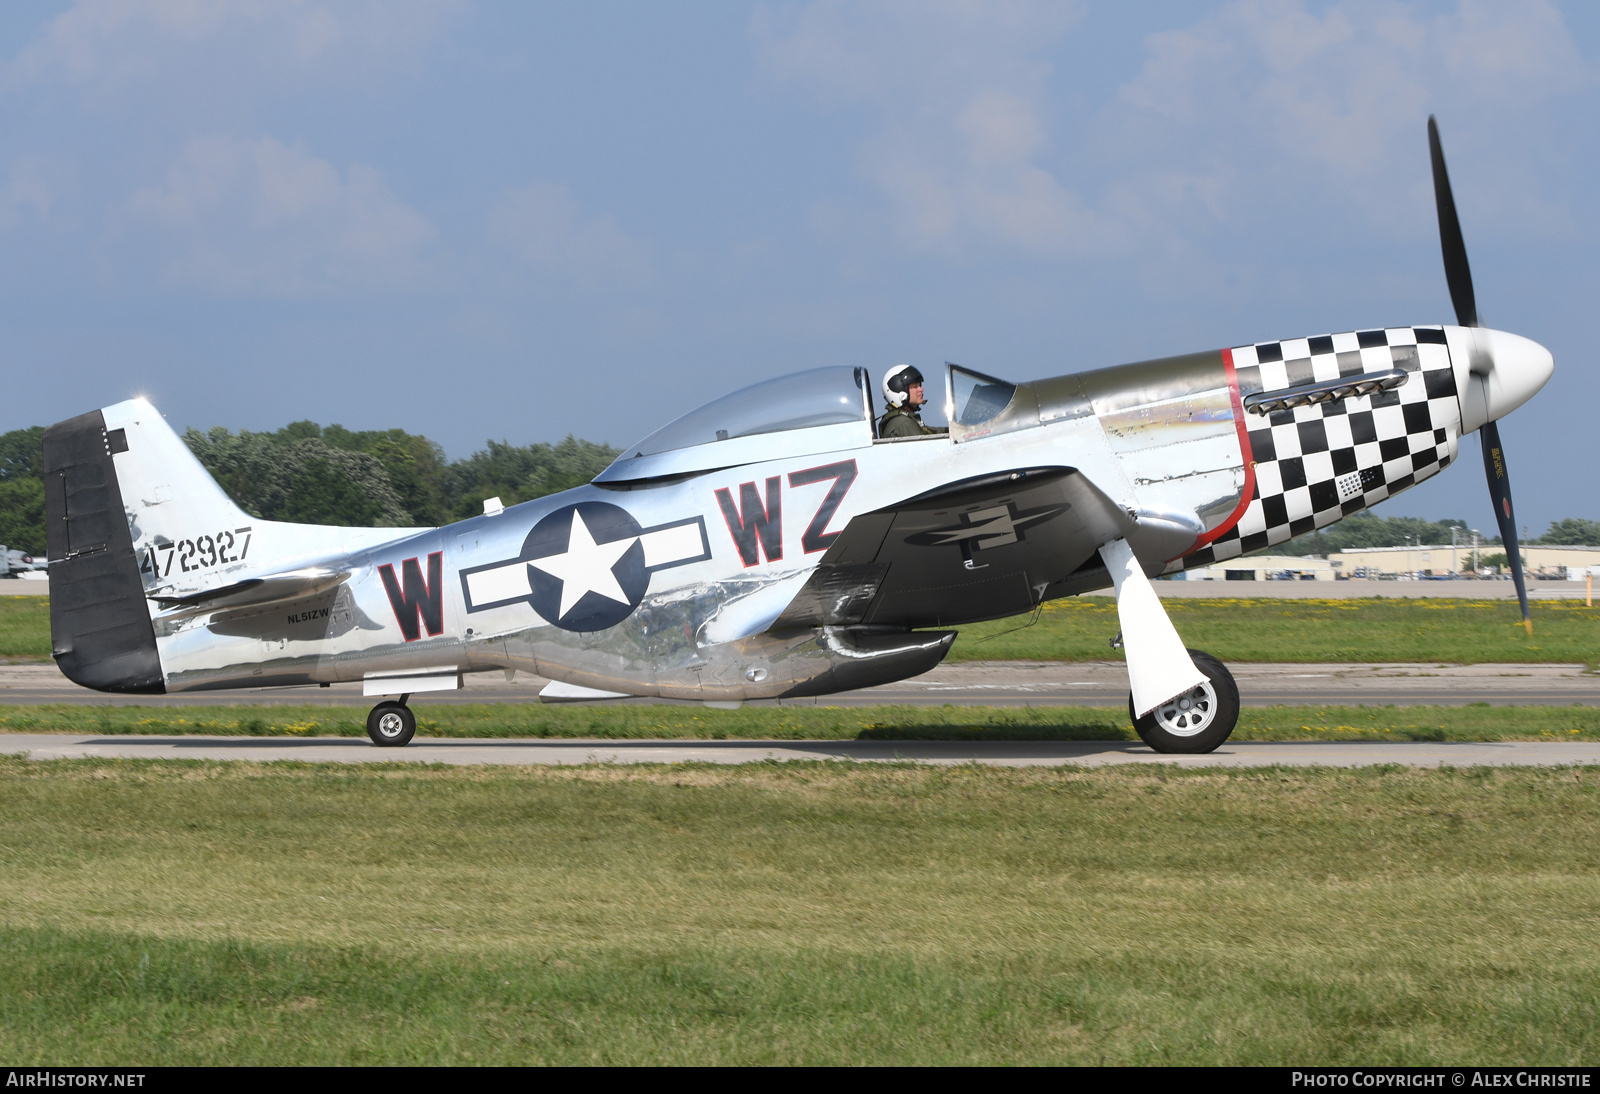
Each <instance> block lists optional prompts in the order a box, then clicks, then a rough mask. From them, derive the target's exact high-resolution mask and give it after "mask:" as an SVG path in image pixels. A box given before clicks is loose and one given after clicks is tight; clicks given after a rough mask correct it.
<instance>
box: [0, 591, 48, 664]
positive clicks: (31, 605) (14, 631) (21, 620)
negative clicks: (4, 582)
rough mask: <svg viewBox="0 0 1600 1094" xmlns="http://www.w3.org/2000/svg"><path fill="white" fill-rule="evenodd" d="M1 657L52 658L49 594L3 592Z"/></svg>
mask: <svg viewBox="0 0 1600 1094" xmlns="http://www.w3.org/2000/svg"><path fill="white" fill-rule="evenodd" d="M0 660H5V661H48V660H50V598H49V597H47V596H0Z"/></svg>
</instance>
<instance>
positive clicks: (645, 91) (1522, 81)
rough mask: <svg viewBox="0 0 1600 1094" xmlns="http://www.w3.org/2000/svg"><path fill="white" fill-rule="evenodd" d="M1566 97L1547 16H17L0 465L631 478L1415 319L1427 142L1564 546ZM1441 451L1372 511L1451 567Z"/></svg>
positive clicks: (1470, 511)
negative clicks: (1437, 550) (749, 438)
mask: <svg viewBox="0 0 1600 1094" xmlns="http://www.w3.org/2000/svg"><path fill="white" fill-rule="evenodd" d="M1597 54H1600V9H1597V8H1595V7H1593V6H1587V5H1580V4H1567V5H1562V4H1550V3H1542V2H1530V3H1518V4H1510V3H1459V4H1457V3H1379V2H1371V3H1369V2H1348V3H1296V2H1290V0H1281V2H1274V0H1249V2H1241V3H1224V4H1202V3H1184V4H1160V3H1141V4H1136V5H1135V4H1113V3H1101V2H1095V0H1080V2H1077V3H1072V2H1053V3H1041V4H1034V3H1027V2H994V3H985V4H967V3H937V2H934V0H919V2H915V3H910V2H907V3H878V4H854V3H827V2H824V3H814V4H780V3H774V4H734V3H728V4H709V3H707V4H694V5H663V4H645V3H635V4H610V3H585V4H581V5H577V4H562V5H537V4H531V3H515V4H512V3H507V4H490V3H467V2H460V0H440V2H420V0H419V2H416V3H410V4H402V3H398V2H382V3H360V2H352V3H328V2H318V0H303V2H299V3H296V2H292V0H232V2H224V0H158V2H150V3H130V2H126V0H85V2H82V3H75V4H73V3H26V2H12V3H10V4H7V5H5V6H3V7H0V114H3V126H0V133H4V135H5V136H4V140H3V141H0V255H3V256H4V261H0V324H3V326H0V330H3V337H0V355H3V357H0V360H3V363H4V367H5V373H6V376H7V378H8V383H7V384H6V388H5V392H6V394H5V398H4V402H3V403H0V406H3V411H0V429H12V428H17V427H19V426H24V425H31V424H43V423H49V422H52V421H56V420H58V419H61V418H64V417H68V416H70V415H73V414H77V413H81V412H83V411H84V410H88V409H91V408H93V407H96V406H101V405H105V404H108V403H111V402H115V401H117V400H119V399H122V398H126V397H127V396H129V395H131V394H135V393H142V394H147V395H149V396H150V397H151V398H152V399H153V400H154V401H155V402H156V404H157V405H158V406H159V407H161V409H162V410H163V411H164V412H165V413H166V415H167V417H168V419H169V420H170V421H171V422H172V423H173V424H174V425H175V426H178V427H179V428H182V427H183V426H187V425H196V426H202V427H204V426H210V425H225V426H229V427H231V428H235V429H238V428H249V429H274V428H277V427H278V426H281V425H283V424H285V423H286V422H289V421H292V420H295V419H301V418H313V419H315V420H318V421H321V422H324V423H328V422H339V423H342V424H344V425H346V426H349V427H351V428H384V427H390V426H400V427H402V428H405V429H407V430H410V431H413V432H420V433H425V434H427V435H428V436H430V437H433V438H435V439H436V440H438V441H440V442H441V443H442V444H443V445H444V446H445V448H446V450H447V451H448V452H449V453H450V454H451V455H452V456H461V455H465V454H467V453H468V452H470V451H472V450H473V449H475V448H477V447H479V446H481V444H482V443H483V441H484V439H485V438H487V437H495V438H505V439H507V440H510V441H512V442H515V443H526V442H529V441H535V440H556V439H559V438H560V437H562V436H564V435H566V434H567V433H569V432H571V433H576V434H577V435H579V436H582V437H587V438H590V439H593V440H605V441H610V442H612V443H615V444H619V445H621V444H626V443H628V442H629V441H632V440H635V439H638V438H639V437H641V436H643V435H644V434H646V433H648V432H650V431H651V430H652V429H653V428H655V427H656V426H657V425H659V424H661V423H662V422H664V421H666V420H667V419H669V418H671V417H673V416H675V415H677V414H679V413H681V412H683V411H685V410H687V409H690V408H691V407H693V406H695V405H697V404H699V403H701V402H704V401H706V400H707V399H709V398H712V397H714V396H716V395H718V394H721V393H722V392H724V391H727V390H729V389H731V388H734V387H738V386H742V385H743V384H745V383H748V382H752V381H754V380H758V379H765V378H767V377H770V376H775V375H779V374H782V373H784V372H788V371H793V370H797V369H802V368H810V367H815V366H819V365H826V364H860V365H866V366H869V367H871V368H873V369H874V370H875V371H878V370H881V369H883V368H885V367H887V366H888V365H890V364H892V363H894V362H897V361H911V362H913V363H916V364H917V365H919V366H920V367H922V368H923V370H924V371H928V370H930V369H932V368H937V367H938V365H939V364H940V362H942V361H945V360H954V361H957V362H961V363H964V364H969V365H972V366H973V367H976V368H980V369H983V370H984V371H987V372H992V373H996V374H999V375H1003V376H1008V377H1012V378H1016V379H1028V378H1033V377H1038V376H1046V375H1052V374H1057V373H1061V372H1070V371H1075V370H1077V369H1082V368H1092V367H1098V366H1102V365H1108V364H1115V363H1118V362H1122V361H1131V360H1139V359H1143V358H1148V357H1155V356H1162V355H1166V354H1172V353H1181V352H1187V351H1192V350H1199V349H1206V348H1213V347H1219V346H1223V345H1231V344H1240V343H1245V342H1251V341H1259V340H1266V339H1274V338H1281V337H1293V336H1297V335H1306V334H1315V333H1321V332H1326V331H1336V330H1348V329H1353V328H1359V327H1370V326H1379V325H1392V324H1402V323H1413V322H1416V323H1426V322H1441V321H1448V320H1449V319H1450V316H1451V311H1450V304H1449V299H1448V294H1447V291H1446V287H1445V282H1444V276H1443V272H1442V269H1441V265H1440V259H1439V253H1438V240H1437V230H1436V227H1435V221H1434V213H1433V204H1432V195H1431V190H1430V187H1429V178H1428V162H1427V149H1426V140H1425V131H1424V123H1425V120H1426V117H1427V115H1428V114H1429V113H1430V112H1432V113H1436V114H1437V115H1438V116H1439V121H1440V126H1441V129H1442V132H1443V135H1444V140H1445V148H1446V152H1447V153H1448V155H1449V159H1450V167H1451V171H1452V176H1453V180H1454V182H1455V187H1456V198H1457V201H1458V204H1459V206H1460V209H1461V217H1462V221H1463V227H1464V230H1465V234H1466V238H1467V245H1468V249H1469V253H1470V255H1471V260H1472V264H1473V272H1474V275H1475V278H1476V283H1477V293H1478V301H1479V309H1480V314H1481V315H1482V316H1483V318H1484V320H1485V322H1487V323H1489V324H1490V325H1493V326H1497V327H1502V328H1504V329H1508V330H1513V331H1517V332H1518V333H1522V334H1525V335H1528V336H1529V337H1532V338H1535V339H1537V340H1539V341H1541V342H1543V343H1544V344H1545V345H1547V346H1549V347H1550V349H1551V350H1552V351H1553V352H1554V354H1555V357H1556V363H1557V369H1556V376H1555V379H1554V380H1552V381H1551V383H1550V385H1549V386H1548V387H1547V388H1546V389H1545V391H1544V392H1543V393H1542V394H1541V395H1540V396H1539V397H1538V398H1537V399H1536V400H1535V401H1534V402H1532V403H1530V404H1529V405H1528V406H1527V407H1525V408H1524V409H1523V410H1521V411H1520V412H1518V413H1516V414H1514V415H1512V416H1511V417H1510V418H1508V419H1507V420H1506V421H1505V422H1504V423H1503V424H1502V433H1503V436H1504V438H1505V441H1506V444H1507V448H1508V451H1509V455H1510V457H1511V472H1512V478H1513V483H1514V486H1515V489H1516V497H1517V503H1518V509H1519V513H1518V515H1519V518H1520V520H1521V521H1522V522H1523V523H1525V524H1528V525H1530V526H1531V527H1532V528H1533V529H1534V530H1535V531H1538V530H1541V529H1542V528H1543V527H1544V525H1545V524H1546V523H1547V522H1548V521H1550V520H1552V519H1556V518H1558V517H1564V516H1584V517H1590V518H1600V481H1597V480H1596V477H1595V475H1594V474H1593V468H1594V466H1595V460H1594V457H1593V447H1594V446H1593V441H1592V437H1593V434H1594V431H1595V428H1596V427H1595V424H1594V412H1593V408H1594V407H1595V406H1596V405H1597V404H1600V379H1597V377H1600V361H1597V360H1595V357H1596V354H1595V352H1594V351H1593V349H1592V348H1591V345H1590V343H1591V341H1592V335H1591V333H1590V330H1591V328H1592V326H1593V324H1594V319H1593V314H1594V312H1595V310H1596V309H1595V307H1594V305H1593V303H1592V301H1594V300H1595V298H1596V289H1597V288H1600V274H1597V272H1596V268H1595V267H1596V263H1595V261H1594V258H1595V253H1596V242H1597V233H1596V224H1597V222H1600V220H1597V214H1600V197H1597V195H1600V189H1597V187H1596V186H1595V184H1594V179H1595V177H1596V175H1597V170H1600V152H1597V148H1600V144H1597V141H1596V137H1597V136H1600V132H1597V129H1600V124H1597V123H1600V96H1597V82H1596V76H1597ZM1462 455H1463V461H1462V466H1461V467H1460V468H1457V469H1453V470H1452V471H1450V472H1447V473H1446V474H1444V475H1442V476H1440V478H1438V479H1436V480H1434V481H1433V482H1431V483H1429V484H1426V485H1424V486H1422V487H1419V488H1418V489H1416V490H1414V491H1412V492H1410V493H1408V494H1406V495H1404V496H1402V497H1401V498H1400V499H1398V500H1396V501H1394V502H1391V503H1389V504H1388V505H1387V506H1386V507H1385V508H1384V509H1383V510H1380V512H1384V511H1387V512H1391V513H1408V514H1415V515H1421V516H1429V517H1433V518H1439V517H1450V516H1459V517H1461V518H1463V519H1466V520H1468V521H1469V522H1470V523H1473V524H1475V525H1476V526H1478V527H1481V528H1484V529H1485V530H1488V529H1489V528H1490V526H1491V525H1492V523H1493V520H1492V516H1491V513H1490V510H1489V504H1488V501H1487V495H1486V492H1485V488H1484V485H1483V480H1482V475H1481V472H1480V470H1479V466H1478V454H1477V445H1476V441H1475V440H1473V441H1469V442H1467V443H1466V444H1464V445H1463V451H1462Z"/></svg>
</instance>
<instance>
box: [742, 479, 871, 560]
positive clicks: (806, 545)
mask: <svg viewBox="0 0 1600 1094" xmlns="http://www.w3.org/2000/svg"><path fill="white" fill-rule="evenodd" d="M857 474H859V472H858V470H857V468H856V461H855V460H842V461H841V462H839V463H830V464H826V465H824V466H822V467H809V468H806V469H805V470H804V471H791V472H790V473H789V486H790V488H791V489H793V488H794V487H796V486H810V485H812V484H813V483H819V482H827V481H828V480H830V479H832V480H833V485H832V486H830V487H829V488H828V492H827V494H825V495H824V496H823V498H822V503H821V504H820V505H818V506H817V511H816V513H814V514H813V515H812V517H811V523H810V524H808V525H806V530H805V531H804V532H803V533H801V535H800V546H801V548H802V549H803V550H804V551H805V553H806V554H814V553H815V552H817V551H826V550H827V549H828V548H829V547H831V546H832V545H833V541H834V540H836V539H838V538H839V533H838V532H830V531H828V530H827V528H828V522H829V521H831V520H833V515H834V514H835V513H837V512H838V511H839V505H840V503H842V502H843V501H844V496H845V494H846V493H848V492H849V490H850V486H851V484H852V483H854V482H855V481H856V475H857ZM782 487H783V478H782V476H780V475H773V476H772V477H771V478H769V479H767V498H766V504H765V505H763V504H762V501H761V493H760V491H758V490H757V489H756V484H755V483H754V482H747V483H741V484H740V486H739V504H738V506H737V507H735V505H734V504H733V491H731V490H729V489H728V488H726V487H723V488H721V489H719V490H717V491H716V495H717V506H718V507H719V508H720V509H721V510H722V519H723V520H724V521H726V522H727V525H728V534H729V535H730V536H732V537H733V545H734V547H735V548H736V549H737V550H738V552H739V558H740V560H742V561H743V562H744V564H745V565H746V566H754V565H756V564H757V563H758V562H760V561H761V556H762V555H763V554H765V555H766V556H767V561H768V562H777V561H778V560H779V559H781V558H783V491H782Z"/></svg>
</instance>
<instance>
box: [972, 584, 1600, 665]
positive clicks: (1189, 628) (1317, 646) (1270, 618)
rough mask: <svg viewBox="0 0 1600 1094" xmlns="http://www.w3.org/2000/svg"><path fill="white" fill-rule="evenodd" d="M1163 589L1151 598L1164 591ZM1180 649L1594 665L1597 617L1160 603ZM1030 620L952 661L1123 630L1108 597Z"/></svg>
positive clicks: (1382, 604)
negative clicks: (1526, 621)
mask: <svg viewBox="0 0 1600 1094" xmlns="http://www.w3.org/2000/svg"><path fill="white" fill-rule="evenodd" d="M1160 588H1161V586H1160V584H1159V583H1157V585H1156V589H1157V591H1158V592H1159V591H1160ZM1163 603H1164V605H1165V607H1166V609H1167V614H1168V615H1170V616H1171V617H1172V622H1173V624H1174V625H1176V626H1177V628H1178V633H1179V634H1181V635H1183V640H1184V642H1185V643H1186V644H1187V645H1189V646H1190V647H1192V648H1194V649H1202V650H1206V651H1207V652H1209V653H1211V654H1213V655H1214V656H1216V657H1219V658H1221V659H1222V660H1223V661H1296V662H1308V661H1309V662H1319V661H1320V662H1330V661H1331V662H1338V661H1445V662H1450V663H1453V664H1462V665H1471V664H1480V663H1493V662H1505V661H1521V662H1555V663H1565V664H1575V663H1580V662H1581V663H1585V664H1588V665H1591V666H1593V665H1595V664H1596V662H1597V660H1600V607H1597V608H1586V607H1584V605H1583V603H1582V602H1581V601H1574V600H1536V601H1534V602H1533V604H1532V611H1533V626H1534V633H1533V637H1532V638H1529V637H1528V635H1527V632H1526V631H1525V630H1524V629H1523V626H1522V614H1521V611H1520V609H1519V608H1518V607H1517V605H1516V602H1515V601H1499V600H1431V599H1430V600H1424V599H1416V600H1391V599H1380V598H1376V597H1374V598H1364V599H1357V598H1352V599H1345V600H1339V599H1329V600H1273V599H1265V598H1263V599H1249V600H1245V599H1240V600H1222V599H1215V600H1214V599H1210V598H1207V599H1204V600H1177V599H1172V600H1166V601H1163ZM1028 618H1029V617H1027V616H1021V617H1018V618H1016V619H1009V620H998V621H996V622H993V623H979V624H976V625H974V626H970V627H963V628H961V636H960V637H959V638H957V639H956V643H955V646H954V647H953V648H952V649H951V651H950V660H952V661H978V660H982V661H1097V660H1105V659H1106V658H1107V657H1108V656H1110V655H1111V654H1110V649H1109V645H1110V640H1111V636H1112V635H1114V634H1116V633H1117V632H1118V630H1120V629H1121V628H1120V627H1119V625H1118V623H1117V606H1116V602H1115V601H1114V600H1112V599H1110V598H1109V597H1088V598H1080V599H1072V600H1054V601H1051V602H1049V603H1047V604H1046V605H1045V606H1044V610H1043V611H1042V612H1041V613H1040V614H1039V620H1038V622H1037V623H1034V624H1033V625H1031V626H1025V624H1026V623H1027V622H1028Z"/></svg>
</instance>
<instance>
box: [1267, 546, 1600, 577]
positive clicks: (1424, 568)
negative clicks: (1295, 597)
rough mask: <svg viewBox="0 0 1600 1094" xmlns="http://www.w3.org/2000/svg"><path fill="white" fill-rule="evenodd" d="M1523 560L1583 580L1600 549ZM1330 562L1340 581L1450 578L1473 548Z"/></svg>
mask: <svg viewBox="0 0 1600 1094" xmlns="http://www.w3.org/2000/svg"><path fill="white" fill-rule="evenodd" d="M1496 554H1499V555H1503V554H1505V548H1503V547H1496V546H1492V545H1484V546H1481V547H1479V548H1478V559H1479V562H1480V563H1481V562H1482V560H1483V559H1485V558H1488V557H1489V556H1490V555H1496ZM1522 559H1523V566H1524V568H1525V569H1526V570H1527V572H1528V574H1529V575H1531V576H1533V577H1542V578H1545V579H1547V580H1565V579H1567V578H1569V577H1571V578H1578V577H1582V576H1583V574H1584V573H1585V571H1587V570H1588V568H1589V567H1591V566H1600V547H1543V546H1533V547H1523V548H1522ZM1240 561H1245V560H1243V559H1241V560H1240ZM1328 562H1329V564H1330V565H1331V566H1332V567H1333V571H1334V573H1335V574H1337V575H1338V576H1339V577H1340V578H1352V577H1356V578H1378V579H1389V580H1392V579H1396V578H1404V577H1417V578H1426V577H1448V576H1450V575H1452V574H1460V573H1462V572H1463V571H1466V570H1470V569H1471V566H1472V548H1471V547H1468V546H1463V545H1457V546H1454V547H1452V546H1451V545H1450V544H1448V543H1424V544H1413V545H1412V546H1409V547H1365V548H1362V549H1360V550H1355V551H1335V552H1333V553H1332V554H1330V555H1329V556H1328Z"/></svg>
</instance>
